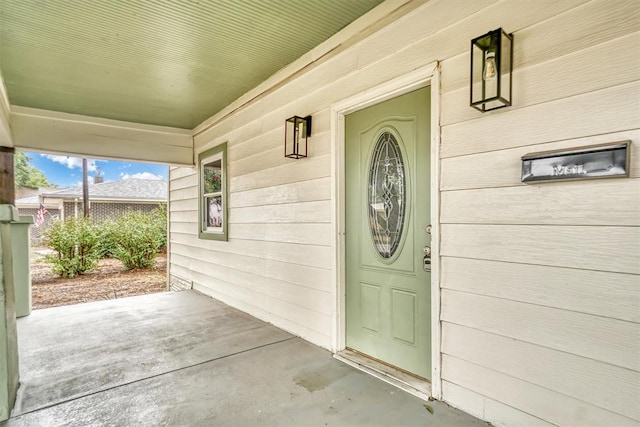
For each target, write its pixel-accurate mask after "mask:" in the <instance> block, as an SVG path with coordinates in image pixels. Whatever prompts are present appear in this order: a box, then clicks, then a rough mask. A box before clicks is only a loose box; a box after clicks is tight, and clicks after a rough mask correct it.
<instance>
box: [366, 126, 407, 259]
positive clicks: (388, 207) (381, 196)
mask: <svg viewBox="0 0 640 427" xmlns="http://www.w3.org/2000/svg"><path fill="white" fill-rule="evenodd" d="M406 193H407V189H406V182H405V169H404V161H403V159H402V153H401V152H400V145H399V144H398V141H397V140H396V138H395V137H394V136H393V135H392V134H391V133H390V132H383V133H382V134H381V135H380V137H379V138H378V141H377V142H376V145H375V147H374V149H373V157H372V160H371V165H370V167H369V195H368V206H369V228H370V230H371V237H372V238H373V244H374V246H375V249H376V251H377V252H378V254H379V255H380V256H381V257H382V258H385V259H389V258H391V257H393V255H394V253H395V252H396V250H397V249H398V245H399V244H400V240H401V237H402V229H403V226H404V221H405V208H406Z"/></svg>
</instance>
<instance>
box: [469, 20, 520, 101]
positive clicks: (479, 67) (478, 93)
mask: <svg viewBox="0 0 640 427" xmlns="http://www.w3.org/2000/svg"><path fill="white" fill-rule="evenodd" d="M512 69H513V35H512V34H507V33H506V32H504V30H503V29H502V28H498V29H497V30H493V31H489V32H488V33H487V34H485V35H482V36H480V37H477V38H475V39H473V40H471V106H472V107H473V108H476V109H478V110H480V111H482V112H485V111H489V110H495V109H496V108H502V107H507V106H509V105H511V75H512Z"/></svg>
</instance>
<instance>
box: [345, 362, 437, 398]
mask: <svg viewBox="0 0 640 427" xmlns="http://www.w3.org/2000/svg"><path fill="white" fill-rule="evenodd" d="M333 357H334V358H335V359H337V360H339V361H341V362H343V363H346V364H347V365H350V366H353V367H354V368H356V369H358V370H360V371H362V372H365V373H367V374H369V375H372V376H374V377H376V378H378V379H379V380H382V381H384V382H386V383H388V384H391V385H392V386H394V387H397V388H399V389H401V390H404V391H406V392H407V393H410V394H412V395H414V396H416V397H418V398H420V399H423V400H429V399H430V398H431V383H430V382H429V381H427V380H424V379H420V378H416V377H414V376H413V375H409V374H407V373H406V372H403V371H401V370H399V369H395V368H393V367H391V366H389V365H385V364H383V363H380V362H378V361H376V360H373V359H370V358H368V357H366V356H364V355H363V354H361V353H358V352H355V351H352V350H349V349H345V350H342V351H339V352H337V353H334V355H333Z"/></svg>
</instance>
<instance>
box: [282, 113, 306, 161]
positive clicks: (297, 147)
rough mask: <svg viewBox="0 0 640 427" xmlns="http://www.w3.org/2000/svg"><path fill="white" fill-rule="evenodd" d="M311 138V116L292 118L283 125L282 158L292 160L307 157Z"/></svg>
mask: <svg viewBox="0 0 640 427" xmlns="http://www.w3.org/2000/svg"><path fill="white" fill-rule="evenodd" d="M310 136H311V116H307V117H299V116H293V117H290V118H288V119H287V121H286V122H285V124H284V156H285V157H290V158H292V159H302V158H304V157H307V148H308V139H309V137H310Z"/></svg>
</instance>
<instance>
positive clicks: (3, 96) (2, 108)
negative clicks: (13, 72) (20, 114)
mask: <svg viewBox="0 0 640 427" xmlns="http://www.w3.org/2000/svg"><path fill="white" fill-rule="evenodd" d="M0 146H3V147H13V141H12V138H11V104H9V97H8V96H7V89H6V87H5V86H4V80H3V78H2V73H0Z"/></svg>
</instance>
